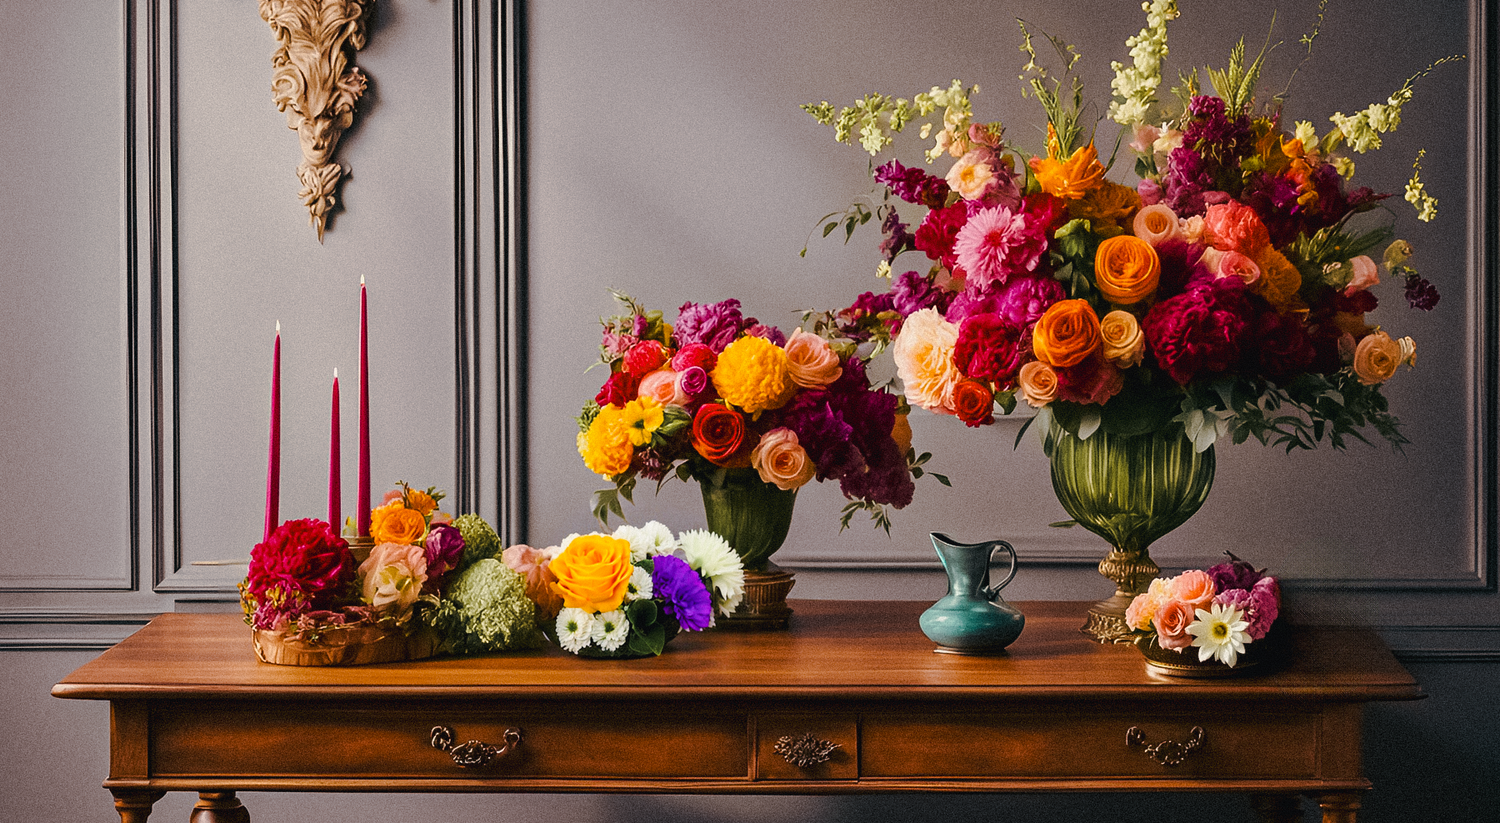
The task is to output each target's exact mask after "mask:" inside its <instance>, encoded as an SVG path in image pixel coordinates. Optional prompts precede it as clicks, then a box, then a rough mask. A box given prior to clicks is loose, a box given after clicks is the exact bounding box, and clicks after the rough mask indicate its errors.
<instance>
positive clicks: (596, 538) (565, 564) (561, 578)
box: [547, 534, 635, 613]
mask: <svg viewBox="0 0 1500 823" xmlns="http://www.w3.org/2000/svg"><path fill="white" fill-rule="evenodd" d="M547 568H548V569H550V570H551V571H552V574H553V575H554V576H556V577H557V581H556V582H555V583H550V584H548V585H549V586H550V587H551V589H552V591H553V592H555V593H556V594H557V595H558V596H559V597H561V598H562V601H563V605H564V606H567V607H568V608H570V609H582V610H584V611H586V612H589V613H593V612H612V611H614V610H615V609H618V608H620V604H621V603H623V602H624V601H625V590H626V588H627V587H628V586H629V584H630V575H631V573H632V572H633V571H634V569H635V567H634V566H632V565H631V564H630V541H629V540H620V539H618V538H615V537H610V536H609V535H607V534H585V535H580V536H578V537H575V538H573V539H572V540H571V541H569V542H568V544H567V545H566V546H564V547H563V550H562V553H560V554H558V555H557V557H555V558H553V559H552V562H551V563H549V564H548V565H547Z"/></svg>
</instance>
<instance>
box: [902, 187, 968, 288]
mask: <svg viewBox="0 0 1500 823" xmlns="http://www.w3.org/2000/svg"><path fill="white" fill-rule="evenodd" d="M968 221H969V210H968V207H967V206H965V205H964V202H963V201H962V200H960V201H959V202H957V203H954V204H953V205H951V206H946V207H944V208H941V209H933V210H932V211H929V212H927V216H926V217H925V218H923V219H922V225H920V226H918V227H917V233H916V238H915V239H914V240H913V241H912V242H913V243H914V244H915V245H916V247H917V250H918V251H920V252H922V253H923V254H925V255H927V256H928V258H930V259H932V260H937V261H939V262H941V263H942V264H943V265H944V266H947V267H948V270H949V271H952V270H953V267H954V266H956V265H958V257H957V256H956V255H954V253H953V241H954V239H955V238H957V237H958V230H959V229H961V228H963V226H964V224H965V223H967V222H968Z"/></svg>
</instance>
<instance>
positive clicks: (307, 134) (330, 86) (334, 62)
mask: <svg viewBox="0 0 1500 823" xmlns="http://www.w3.org/2000/svg"><path fill="white" fill-rule="evenodd" d="M374 5H375V0H260V16H261V19H263V20H265V21H266V22H267V23H269V24H270V26H271V33H272V34H274V35H276V41H277V42H278V43H280V44H281V45H280V46H279V47H278V48H277V49H276V51H275V52H274V53H273V54H272V55H271V65H272V66H273V67H274V68H275V74H274V75H273V76H272V79H271V94H272V97H273V99H274V100H275V101H276V108H277V110H278V111H284V112H286V122H287V127H288V128H290V129H293V130H295V131H296V132H297V139H298V141H299V142H300V143H301V144H302V163H301V164H299V165H298V166H297V179H298V180H299V181H300V182H301V183H302V189H301V191H299V192H298V193H297V194H298V196H299V197H301V198H302V204H303V205H305V206H307V211H308V222H309V223H311V224H312V225H313V227H315V228H316V229H317V230H318V242H319V243H321V242H323V229H324V227H325V226H326V225H327V223H328V212H329V211H330V210H331V209H332V208H333V206H334V204H335V203H336V202H337V199H336V197H335V195H336V192H337V190H338V185H339V180H340V179H341V178H342V177H343V176H344V173H345V171H344V168H343V167H342V166H340V165H339V164H338V163H336V162H334V160H333V152H334V149H336V148H337V147H338V143H339V138H340V137H342V136H343V134H344V130H345V129H347V128H349V126H350V125H351V124H352V123H353V122H354V108H355V104H357V103H358V102H359V98H360V96H361V95H363V94H364V92H365V85H366V80H365V75H364V74H363V73H361V72H360V70H359V67H358V66H355V65H353V60H354V53H355V52H357V51H358V50H360V49H362V48H364V45H365V35H366V31H367V28H368V22H369V16H370V12H371V10H372V9H373V7H374Z"/></svg>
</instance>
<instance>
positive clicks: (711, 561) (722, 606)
mask: <svg viewBox="0 0 1500 823" xmlns="http://www.w3.org/2000/svg"><path fill="white" fill-rule="evenodd" d="M677 547H678V549H679V550H681V552H682V554H683V559H684V560H686V561H687V564H688V565H689V566H692V567H693V570H694V571H696V572H698V574H699V575H700V576H701V577H703V579H704V580H706V581H708V589H709V591H710V592H711V593H712V594H713V596H714V605H715V606H716V607H717V608H718V611H719V613H720V614H723V615H728V614H729V613H730V612H732V611H734V610H735V608H737V607H738V606H739V605H740V601H741V600H744V599H745V566H744V564H743V563H742V562H741V561H740V556H739V555H738V554H735V552H734V549H733V548H731V547H730V545H729V541H727V540H725V539H724V538H722V537H720V536H719V535H717V534H714V533H713V532H711V531H708V530H707V529H697V530H694V531H688V532H683V533H682V534H680V535H678V536H677Z"/></svg>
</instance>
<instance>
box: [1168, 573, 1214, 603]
mask: <svg viewBox="0 0 1500 823" xmlns="http://www.w3.org/2000/svg"><path fill="white" fill-rule="evenodd" d="M1218 593H1219V590H1218V587H1217V586H1215V585H1214V579H1213V578H1212V577H1210V576H1209V574H1208V572H1205V571H1200V570H1198V569H1194V570H1192V571H1186V572H1183V573H1182V574H1179V575H1177V576H1176V577H1174V578H1172V579H1171V580H1170V581H1168V582H1167V596H1168V597H1171V598H1172V599H1173V600H1181V601H1182V602H1184V603H1186V604H1188V605H1189V606H1192V607H1193V608H1194V609H1206V608H1208V606H1209V604H1211V603H1213V602H1214V595H1216V594H1218Z"/></svg>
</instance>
